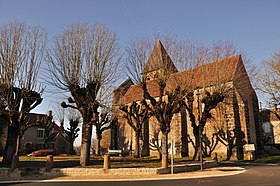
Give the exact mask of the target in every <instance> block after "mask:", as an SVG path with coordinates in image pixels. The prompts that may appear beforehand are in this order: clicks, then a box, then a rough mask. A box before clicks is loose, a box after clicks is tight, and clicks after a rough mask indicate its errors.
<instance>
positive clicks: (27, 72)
mask: <svg viewBox="0 0 280 186" xmlns="http://www.w3.org/2000/svg"><path fill="white" fill-rule="evenodd" d="M45 46H46V33H45V32H44V31H43V30H41V29H40V28H39V27H31V26H27V25H25V24H23V23H19V22H14V23H10V24H7V25H3V26H1V27H0V97H1V102H3V103H4V106H1V107H2V109H1V110H2V111H1V112H3V113H5V114H6V117H7V118H8V136H7V142H6V148H5V154H4V156H3V160H2V162H3V163H4V164H5V165H8V166H9V165H11V163H12V158H13V155H15V154H18V152H19V147H20V139H21V136H22V135H23V134H21V133H20V131H21V128H22V127H23V128H24V126H21V123H22V121H23V120H24V118H25V117H26V115H27V114H28V113H29V112H30V111H31V110H32V109H34V108H35V107H36V106H38V105H39V104H40V103H41V102H42V97H41V94H42V91H43V88H42V87H39V86H38V83H37V75H38V73H39V70H40V67H41V62H42V61H43V59H44V52H45Z"/></svg>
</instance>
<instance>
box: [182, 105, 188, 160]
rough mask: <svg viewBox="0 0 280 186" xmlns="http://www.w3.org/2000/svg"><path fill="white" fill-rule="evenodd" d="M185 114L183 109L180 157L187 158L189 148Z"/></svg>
mask: <svg viewBox="0 0 280 186" xmlns="http://www.w3.org/2000/svg"><path fill="white" fill-rule="evenodd" d="M186 117H187V114H186V110H185V109H181V128H182V130H181V136H182V138H181V142H182V147H181V156H182V157H189V146H188V129H187V118H186Z"/></svg>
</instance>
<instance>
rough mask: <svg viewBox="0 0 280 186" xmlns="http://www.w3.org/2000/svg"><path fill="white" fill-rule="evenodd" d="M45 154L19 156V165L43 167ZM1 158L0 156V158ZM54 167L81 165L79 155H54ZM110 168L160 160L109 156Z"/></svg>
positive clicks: (97, 161) (99, 163)
mask: <svg viewBox="0 0 280 186" xmlns="http://www.w3.org/2000/svg"><path fill="white" fill-rule="evenodd" d="M46 159H47V157H46V156H40V157H32V156H20V162H19V167H45V165H46ZM0 160H1V158H0ZM187 163H193V161H191V158H190V157H187V158H175V159H174V164H175V165H179V164H187ZM53 166H54V168H70V167H76V168H78V167H81V166H80V157H79V156H54V165H53ZM87 167H88V168H102V167H103V157H102V156H92V157H91V159H90V164H89V165H88V166H87ZM111 167H112V168H140V167H143V168H156V167H161V161H160V160H159V159H157V158H156V157H144V158H133V157H111Z"/></svg>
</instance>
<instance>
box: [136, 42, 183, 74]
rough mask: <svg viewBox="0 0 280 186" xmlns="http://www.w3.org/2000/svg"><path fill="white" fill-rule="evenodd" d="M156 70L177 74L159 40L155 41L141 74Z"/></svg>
mask: <svg viewBox="0 0 280 186" xmlns="http://www.w3.org/2000/svg"><path fill="white" fill-rule="evenodd" d="M158 69H166V70H167V71H168V72H171V73H174V72H177V69H176V67H175V65H174V63H173V62H172V60H171V58H170V56H169V55H168V53H167V52H166V50H165V48H164V47H163V45H162V43H161V42H160V40H158V41H157V43H156V45H155V47H154V49H153V51H152V53H151V55H150V57H149V59H148V62H147V63H146V65H145V67H144V70H143V72H142V74H145V73H148V72H151V71H155V70H158Z"/></svg>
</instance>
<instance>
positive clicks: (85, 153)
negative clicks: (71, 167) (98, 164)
mask: <svg viewBox="0 0 280 186" xmlns="http://www.w3.org/2000/svg"><path fill="white" fill-rule="evenodd" d="M91 135H92V124H91V123H90V122H84V123H83V126H82V144H81V157H80V164H81V166H87V165H88V164H89V161H90V147H91Z"/></svg>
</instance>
